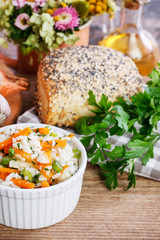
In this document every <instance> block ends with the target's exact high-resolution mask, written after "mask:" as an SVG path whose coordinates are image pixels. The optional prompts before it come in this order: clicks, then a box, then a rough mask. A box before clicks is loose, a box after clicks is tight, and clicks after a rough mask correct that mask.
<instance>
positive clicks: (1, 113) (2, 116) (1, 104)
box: [0, 94, 11, 126]
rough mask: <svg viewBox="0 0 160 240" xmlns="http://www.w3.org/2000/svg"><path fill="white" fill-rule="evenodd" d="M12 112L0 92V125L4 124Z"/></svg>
mask: <svg viewBox="0 0 160 240" xmlns="http://www.w3.org/2000/svg"><path fill="white" fill-rule="evenodd" d="M10 113H11V109H10V106H9V104H8V102H7V100H6V99H5V98H4V97H3V96H2V95H1V94H0V126H2V125H3V123H4V121H5V120H6V118H7V117H8V116H9V115H10Z"/></svg>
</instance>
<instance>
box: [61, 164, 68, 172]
mask: <svg viewBox="0 0 160 240" xmlns="http://www.w3.org/2000/svg"><path fill="white" fill-rule="evenodd" d="M68 167H69V166H68V164H66V165H65V166H64V167H63V169H62V171H61V173H63V171H64V169H66V168H68Z"/></svg>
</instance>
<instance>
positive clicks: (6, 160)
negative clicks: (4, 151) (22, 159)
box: [2, 156, 12, 167]
mask: <svg viewBox="0 0 160 240" xmlns="http://www.w3.org/2000/svg"><path fill="white" fill-rule="evenodd" d="M11 160H12V158H11V157H9V156H6V157H3V158H2V164H3V166H6V167H8V165H9V162H10V161H11Z"/></svg>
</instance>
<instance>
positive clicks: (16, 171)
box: [0, 167, 20, 174]
mask: <svg viewBox="0 0 160 240" xmlns="http://www.w3.org/2000/svg"><path fill="white" fill-rule="evenodd" d="M0 173H6V174H7V173H8V174H9V173H20V171H19V170H17V169H13V168H5V167H0Z"/></svg>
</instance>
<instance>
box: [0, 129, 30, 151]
mask: <svg viewBox="0 0 160 240" xmlns="http://www.w3.org/2000/svg"><path fill="white" fill-rule="evenodd" d="M29 133H31V129H30V128H29V127H27V128H25V129H23V130H21V131H19V132H18V133H16V134H13V135H12V137H10V138H8V139H6V140H5V141H3V142H1V143H0V150H2V149H4V148H5V147H9V146H12V139H13V138H16V137H18V136H20V135H23V136H27V135H28V134H29Z"/></svg>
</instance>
